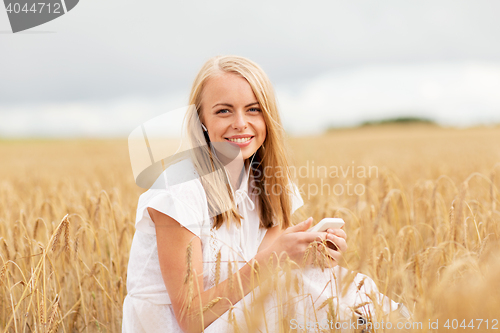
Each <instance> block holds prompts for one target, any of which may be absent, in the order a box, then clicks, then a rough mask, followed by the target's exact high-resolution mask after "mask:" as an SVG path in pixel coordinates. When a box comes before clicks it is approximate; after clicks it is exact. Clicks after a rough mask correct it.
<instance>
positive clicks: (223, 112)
mask: <svg viewBox="0 0 500 333" xmlns="http://www.w3.org/2000/svg"><path fill="white" fill-rule="evenodd" d="M228 112H229V110H227V109H222V110H219V111H217V112H215V114H225V113H228Z"/></svg>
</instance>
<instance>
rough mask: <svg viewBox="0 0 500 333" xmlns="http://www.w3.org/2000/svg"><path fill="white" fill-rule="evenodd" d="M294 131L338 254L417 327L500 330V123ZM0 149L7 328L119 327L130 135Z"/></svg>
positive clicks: (2, 295) (303, 178) (132, 188)
mask: <svg viewBox="0 0 500 333" xmlns="http://www.w3.org/2000/svg"><path fill="white" fill-rule="evenodd" d="M289 142H290V147H291V150H292V152H293V162H294V166H295V167H294V169H293V172H292V173H294V174H295V175H296V177H297V182H298V184H299V188H301V190H302V196H303V198H304V201H305V206H304V207H303V208H302V209H300V210H299V212H298V213H297V214H296V216H295V220H296V221H301V220H303V219H304V218H306V217H308V216H313V217H314V220H315V221H316V222H317V221H319V220H320V219H321V218H323V217H342V218H343V219H344V220H345V221H346V226H345V230H346V233H347V236H348V239H347V241H348V245H349V249H348V251H347V252H346V253H345V256H344V257H345V262H344V263H342V265H343V266H345V267H348V268H349V269H351V270H355V271H358V272H362V273H365V274H367V275H369V276H370V277H372V278H373V279H374V280H375V282H376V283H377V285H378V287H379V289H380V291H382V292H383V293H385V294H386V295H388V296H390V297H391V298H392V299H394V300H395V301H397V302H403V303H404V304H406V306H407V307H408V308H409V309H410V311H412V312H413V318H412V322H414V323H421V324H422V325H421V326H416V327H414V328H415V329H414V331H422V332H425V331H431V329H429V326H430V325H431V324H432V325H431V326H432V329H434V328H438V329H439V330H440V331H462V332H465V331H471V332H478V331H479V332H482V331H489V330H491V329H493V328H494V327H496V328H500V323H498V320H500V279H499V277H500V258H499V256H500V248H499V243H498V240H499V237H500V193H499V189H500V144H499V142H500V127H484V128H471V129H448V128H440V127H435V126H428V125H425V126H424V125H398V126H396V125H392V126H391V125H387V126H374V127H363V128H358V129H342V130H337V131H333V132H330V133H328V134H325V135H323V136H318V137H301V138H290V139H289ZM0 156H1V158H0V161H1V162H0V330H1V331H3V332H119V331H120V329H121V305H122V302H123V299H124V297H125V294H126V288H125V281H126V271H127V261H128V254H129V250H130V244H131V241H132V237H133V234H134V219H135V209H136V205H137V199H138V197H139V195H140V194H141V193H142V191H143V190H142V189H140V188H138V187H137V186H136V185H135V183H134V180H133V176H132V171H131V167H130V161H129V159H128V150H127V141H126V139H120V140H104V141H101V140H58V141H51V140H47V141H44V140H39V141H38V140H37V141H35V140H33V141H30V140H20V141H0ZM447 321H448V325H449V328H447V327H446V326H445V325H446V323H447ZM435 323H437V324H438V326H437V327H436V326H433V325H434V324H435ZM471 323H472V324H471ZM479 324H480V325H482V326H480V327H479V326H478V325H479ZM453 325H454V326H455V328H456V329H454V327H453ZM462 325H463V326H462ZM495 325H496V326H495ZM283 331H287V327H286V325H283ZM377 331H383V330H382V329H379V330H377ZM386 331H396V330H394V329H393V330H386ZM434 331H437V330H434Z"/></svg>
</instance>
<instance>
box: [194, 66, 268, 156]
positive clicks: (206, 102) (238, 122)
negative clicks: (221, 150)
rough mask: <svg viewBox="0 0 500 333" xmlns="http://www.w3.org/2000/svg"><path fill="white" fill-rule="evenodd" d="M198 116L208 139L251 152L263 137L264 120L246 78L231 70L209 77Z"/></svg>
mask: <svg viewBox="0 0 500 333" xmlns="http://www.w3.org/2000/svg"><path fill="white" fill-rule="evenodd" d="M201 112H202V114H201V119H202V123H203V124H204V125H205V126H206V128H207V130H208V135H209V137H210V141H212V142H229V143H230V144H233V145H235V146H237V147H239V148H240V149H241V152H242V156H243V159H245V160H246V159H247V158H249V157H250V156H252V155H253V154H254V153H255V152H256V151H257V150H258V149H259V148H260V146H261V145H262V143H264V140H265V139H266V123H265V121H264V116H263V114H262V110H261V108H260V105H259V102H258V101H257V98H256V97H255V95H254V93H253V91H252V88H251V87H250V84H249V83H248V81H247V80H246V79H245V78H243V77H241V76H239V75H237V74H232V73H223V74H220V75H217V76H214V77H212V78H210V79H209V80H208V81H207V83H206V84H205V87H204V89H203V93H202V99H201Z"/></svg>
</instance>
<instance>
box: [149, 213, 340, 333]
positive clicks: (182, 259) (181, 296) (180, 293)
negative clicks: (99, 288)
mask: <svg viewBox="0 0 500 333" xmlns="http://www.w3.org/2000/svg"><path fill="white" fill-rule="evenodd" d="M148 212H149V214H150V216H151V218H152V220H153V221H154V222H155V227H156V239H157V246H158V257H159V261H160V268H161V273H162V277H163V281H164V282H165V286H166V288H167V292H168V294H169V296H170V300H171V302H172V307H173V310H174V315H175V317H176V319H177V322H178V323H179V326H180V327H181V329H182V330H183V331H184V332H200V331H201V330H202V329H203V328H206V327H207V326H208V325H210V324H211V323H212V322H213V321H215V320H216V319H217V318H219V317H220V316H221V315H223V314H224V313H225V312H226V311H227V310H229V308H230V306H231V304H233V305H234V304H236V303H237V302H238V301H240V300H241V299H242V298H243V297H244V296H245V295H247V294H248V293H249V292H250V291H252V289H253V288H254V287H255V285H253V283H252V274H254V273H253V272H252V270H253V268H252V266H251V263H252V261H251V262H250V263H247V264H245V265H244V266H243V267H242V268H241V269H240V270H239V271H237V272H236V273H234V274H233V276H232V278H231V279H226V280H225V281H223V282H221V283H219V284H218V285H216V286H215V287H213V288H211V289H209V290H206V291H203V289H204V288H203V257H202V250H201V241H200V239H199V238H198V237H196V236H194V235H193V233H191V232H190V231H189V230H187V229H186V228H183V227H181V225H180V224H179V223H178V222H177V221H175V220H174V219H172V218H171V217H170V216H167V215H165V214H163V213H160V212H158V211H156V210H154V209H152V208H148ZM311 222H312V219H308V220H306V221H304V222H302V223H299V224H297V225H296V226H293V227H290V228H288V229H286V230H285V231H283V232H279V230H278V231H276V230H277V229H274V230H273V231H272V232H271V233H270V236H269V237H268V240H267V241H266V243H268V244H270V245H268V246H267V247H265V248H264V247H263V246H262V245H261V248H262V249H259V250H260V251H259V252H258V253H257V254H256V256H255V257H254V258H253V261H254V262H257V263H259V268H260V269H259V278H260V281H261V282H262V281H264V280H266V279H267V278H268V277H269V276H270V275H271V274H272V273H271V271H269V270H268V268H267V263H268V259H269V258H270V257H271V256H273V255H276V254H279V253H282V252H286V253H287V254H288V256H289V257H290V258H291V259H292V260H294V261H296V262H300V261H301V259H302V257H303V255H304V252H305V250H306V248H307V246H308V245H309V244H310V243H311V242H313V241H315V240H318V239H319V240H321V239H324V238H325V237H327V233H324V232H323V233H310V232H302V231H305V230H307V229H308V228H309V226H310V224H311ZM278 232H279V235H278V237H275V236H276V233H278ZM273 236H274V237H273ZM271 240H272V242H271ZM190 243H191V249H190V251H189V252H190V254H189V257H190V258H189V262H190V266H191V267H190V268H191V269H190V271H192V272H195V273H194V274H193V275H192V276H191V277H190V276H189V275H188V260H187V249H188V247H189V244H190ZM329 251H332V252H336V251H333V250H329ZM229 281H232V287H231V286H230V284H229ZM218 297H220V298H221V299H220V300H219V301H218V302H217V303H215V304H212V306H211V307H210V310H208V311H203V312H202V309H203V308H205V307H206V306H207V305H209V304H210V302H211V301H213V300H215V299H217V298H218Z"/></svg>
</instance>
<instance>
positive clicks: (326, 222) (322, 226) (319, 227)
mask: <svg viewBox="0 0 500 333" xmlns="http://www.w3.org/2000/svg"><path fill="white" fill-rule="evenodd" d="M344 224H345V222H344V220H342V219H341V218H333V217H328V218H324V219H322V220H321V221H319V223H318V224H316V225H315V226H314V227H312V228H311V229H309V230H307V231H309V232H324V231H327V230H328V229H340V228H342V226H344ZM326 243H327V246H328V247H329V248H330V249H332V250H335V251H338V249H339V247H338V246H337V244H335V243H334V242H332V241H331V240H329V239H327V240H326Z"/></svg>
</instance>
